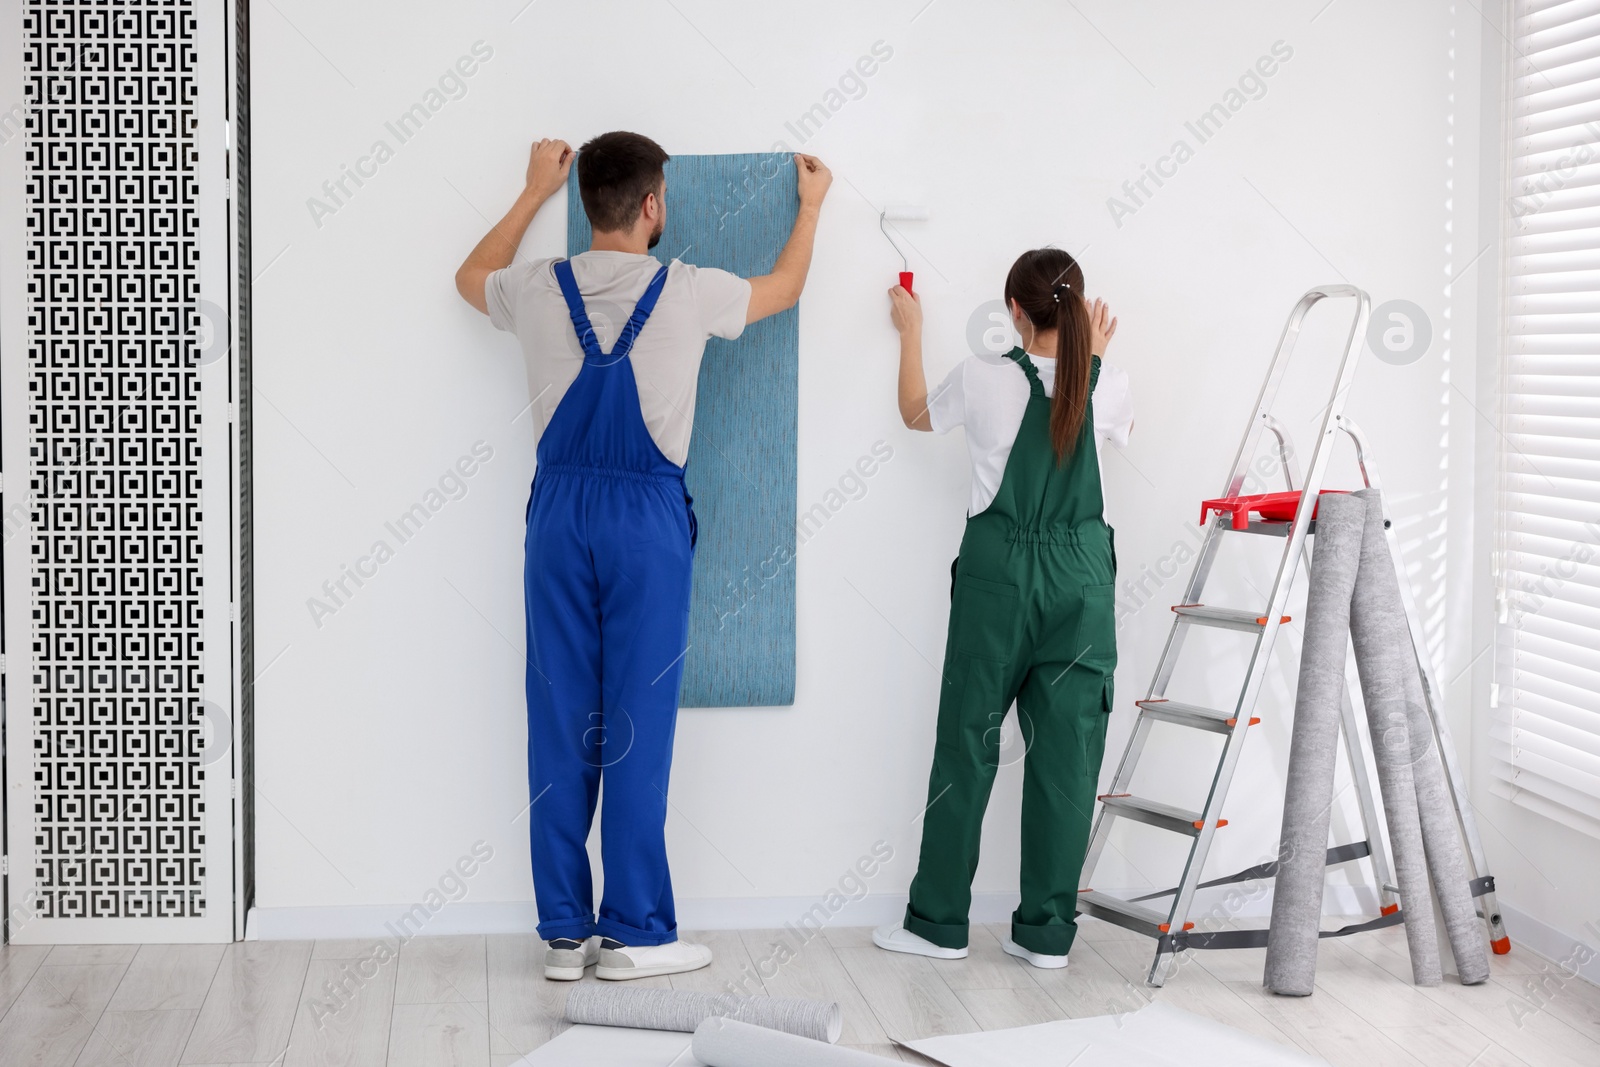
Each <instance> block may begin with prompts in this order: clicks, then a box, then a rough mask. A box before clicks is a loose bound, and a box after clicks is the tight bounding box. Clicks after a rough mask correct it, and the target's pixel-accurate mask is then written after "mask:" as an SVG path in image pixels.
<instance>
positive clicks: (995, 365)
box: [928, 353, 1133, 515]
mask: <svg viewBox="0 0 1600 1067" xmlns="http://www.w3.org/2000/svg"><path fill="white" fill-rule="evenodd" d="M1028 358H1029V359H1031V360H1033V365H1034V367H1035V368H1037V370H1038V371H1039V378H1040V379H1041V381H1042V382H1043V383H1044V392H1045V395H1046V396H1050V395H1052V393H1053V392H1054V389H1055V377H1056V361H1055V359H1054V358H1053V357H1050V356H1036V355H1033V354H1032V353H1029V354H1028ZM1091 399H1092V402H1093V409H1094V435H1095V441H1096V450H1095V461H1096V462H1097V463H1098V462H1099V459H1100V454H1099V444H1100V442H1103V441H1110V442H1111V443H1112V444H1114V445H1116V446H1117V447H1118V448H1121V447H1123V446H1124V445H1126V444H1127V443H1128V431H1129V430H1131V429H1132V428H1133V398H1132V396H1131V395H1130V393H1129V389H1128V372H1127V371H1125V370H1123V369H1122V368H1121V367H1116V366H1112V365H1111V364H1110V363H1107V362H1106V361H1105V360H1103V359H1102V360H1101V361H1100V377H1099V379H1098V380H1097V381H1096V382H1095V387H1094V394H1093V396H1092V398H1091ZM1027 408H1028V376H1027V375H1026V374H1024V373H1022V368H1021V367H1019V366H1017V365H1016V364H1015V363H1013V362H1012V361H1011V360H1009V359H1007V358H1006V357H1005V356H995V355H982V356H968V357H967V358H966V359H964V360H962V361H961V362H960V363H957V364H956V366H955V369H954V370H952V371H951V372H950V373H949V374H948V375H947V376H946V377H945V380H944V381H942V382H940V383H939V385H938V386H937V387H936V388H935V389H934V390H933V391H932V392H931V393H929V394H928V421H929V422H930V423H931V424H932V426H933V432H934V433H949V432H950V431H951V430H953V429H955V428H956V427H957V426H965V427H966V428H967V452H968V454H969V455H970V456H971V457H972V504H971V508H970V510H969V511H968V512H967V513H968V514H969V515H976V514H978V512H980V511H982V510H983V509H984V508H986V507H988V506H989V503H990V501H992V500H994V495H995V494H996V493H998V492H999V491H1000V479H1001V477H1002V476H1004V474H1005V472H1006V459H1007V458H1008V457H1009V456H1010V455H1011V445H1012V442H1014V441H1015V440H1016V439H1017V430H1018V429H1020V428H1021V426H1022V415H1023V413H1024V412H1025V411H1026V410H1027Z"/></svg>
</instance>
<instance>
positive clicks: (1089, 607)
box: [1072, 584, 1117, 675]
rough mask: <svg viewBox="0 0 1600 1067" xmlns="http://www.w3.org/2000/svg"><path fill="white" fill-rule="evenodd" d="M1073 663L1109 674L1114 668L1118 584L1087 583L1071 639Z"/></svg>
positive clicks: (1115, 665) (1115, 666)
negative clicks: (1075, 633) (1076, 627)
mask: <svg viewBox="0 0 1600 1067" xmlns="http://www.w3.org/2000/svg"><path fill="white" fill-rule="evenodd" d="M1072 654H1073V657H1074V658H1073V661H1072V662H1073V663H1075V664H1077V665H1078V666H1080V667H1086V668H1088V669H1089V670H1094V671H1102V672H1104V673H1105V674H1107V675H1110V674H1111V672H1112V671H1114V670H1116V668H1117V587H1116V586H1115V585H1109V584H1108V585H1086V586H1084V587H1083V607H1082V608H1081V609H1080V610H1079V612H1078V632H1077V635H1076V637H1074V639H1073V642H1072Z"/></svg>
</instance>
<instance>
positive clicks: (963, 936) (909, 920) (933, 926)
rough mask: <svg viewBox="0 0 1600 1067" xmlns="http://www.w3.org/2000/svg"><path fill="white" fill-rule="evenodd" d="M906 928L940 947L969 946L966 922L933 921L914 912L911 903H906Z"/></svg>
mask: <svg viewBox="0 0 1600 1067" xmlns="http://www.w3.org/2000/svg"><path fill="white" fill-rule="evenodd" d="M905 928H906V929H907V930H910V931H911V932H912V933H914V934H916V935H917V936H918V937H920V938H922V939H923V940H924V941H931V942H933V943H934V944H935V945H938V946H939V947H940V948H966V947H967V924H966V923H959V924H950V923H931V922H929V921H928V920H927V919H924V918H921V917H919V916H918V915H917V914H916V913H914V912H913V911H912V910H911V905H909V904H907V905H906V919H905Z"/></svg>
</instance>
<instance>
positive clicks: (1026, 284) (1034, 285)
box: [1005, 248, 1093, 466]
mask: <svg viewBox="0 0 1600 1067" xmlns="http://www.w3.org/2000/svg"><path fill="white" fill-rule="evenodd" d="M1005 298H1006V304H1007V305H1008V306H1009V305H1010V303H1011V302H1012V301H1013V300H1015V301H1016V302H1017V304H1018V306H1020V307H1021V308H1022V312H1023V314H1025V315H1027V316H1028V321H1030V322H1032V323H1033V324H1034V325H1035V326H1036V327H1037V328H1039V329H1050V328H1052V327H1053V328H1054V329H1055V331H1056V377H1055V383H1054V387H1053V388H1052V390H1051V392H1052V399H1051V402H1050V444H1051V446H1052V447H1053V448H1054V449H1055V453H1056V464H1057V465H1058V466H1059V465H1061V464H1063V463H1065V462H1066V461H1067V460H1068V459H1070V458H1071V457H1072V454H1073V452H1074V451H1076V449H1077V446H1078V438H1079V437H1080V436H1081V435H1082V433H1083V421H1084V416H1085V413H1086V412H1087V411H1088V408H1089V372H1090V370H1091V368H1092V365H1093V353H1091V352H1090V351H1089V344H1090V332H1089V305H1088V304H1087V303H1086V302H1085V301H1084V299H1083V268H1081V267H1080V266H1078V261H1077V260H1075V259H1073V258H1072V256H1071V255H1070V254H1068V253H1066V252H1063V251H1062V250H1061V249H1059V248H1036V249H1034V250H1032V251H1031V252H1024V253H1023V254H1022V255H1021V256H1018V257H1017V261H1016V262H1015V263H1013V264H1012V265H1011V272H1010V273H1009V274H1007V275H1006V289H1005Z"/></svg>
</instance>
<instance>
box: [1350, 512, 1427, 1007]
mask: <svg viewBox="0 0 1600 1067" xmlns="http://www.w3.org/2000/svg"><path fill="white" fill-rule="evenodd" d="M1352 495H1354V496H1361V495H1362V494H1361V493H1356V494H1352ZM1364 499H1365V501H1366V505H1367V530H1366V532H1365V533H1364V534H1363V536H1362V539H1361V572H1360V574H1358V575H1357V576H1356V590H1355V596H1354V598H1353V599H1352V600H1351V603H1350V640H1351V643H1352V644H1353V645H1354V646H1355V651H1356V670H1357V671H1358V672H1359V673H1360V675H1361V702H1362V703H1363V704H1365V705H1366V706H1367V730H1368V733H1369V734H1370V735H1371V737H1372V760H1373V763H1374V764H1376V766H1377V768H1378V788H1379V790H1380V791H1381V792H1382V794H1383V811H1384V816H1385V820H1384V821H1385V822H1387V823H1388V825H1389V847H1390V851H1391V852H1392V853H1393V854H1394V875H1395V881H1396V882H1397V883H1398V886H1399V889H1400V913H1401V917H1402V918H1403V919H1404V920H1405V927H1406V948H1407V949H1408V950H1409V951H1410V954H1411V980H1412V981H1413V982H1415V983H1416V984H1417V985H1438V984H1439V983H1440V982H1441V981H1443V979H1444V973H1443V971H1442V969H1441V968H1440V965H1439V941H1438V938H1437V937H1436V936H1435V932H1434V927H1433V894H1432V893H1431V892H1430V891H1429V888H1428V863H1427V859H1426V857H1425V855H1424V853H1423V847H1422V821H1421V819H1420V818H1419V817H1418V815H1417V791H1416V785H1415V783H1414V782H1413V781H1412V779H1411V741H1410V731H1409V730H1408V729H1407V728H1406V676H1407V675H1408V674H1411V673H1414V672H1415V671H1416V669H1417V657H1416V654H1415V653H1414V652H1413V651H1412V649H1411V628H1410V627H1409V626H1408V625H1407V624H1406V613H1405V607H1404V605H1403V604H1402V603H1401V601H1400V584H1399V580H1398V579H1397V578H1396V577H1395V573H1394V563H1393V561H1392V560H1391V558H1390V556H1389V543H1388V542H1387V541H1386V540H1384V538H1383V519H1382V512H1383V504H1382V501H1380V500H1376V499H1372V498H1371V497H1370V496H1367V497H1365V498H1364ZM1375 514H1376V515H1378V516H1379V517H1378V535H1379V536H1378V538H1377V539H1376V540H1374V539H1373V538H1372V535H1371V530H1372V520H1373V515H1375Z"/></svg>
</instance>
